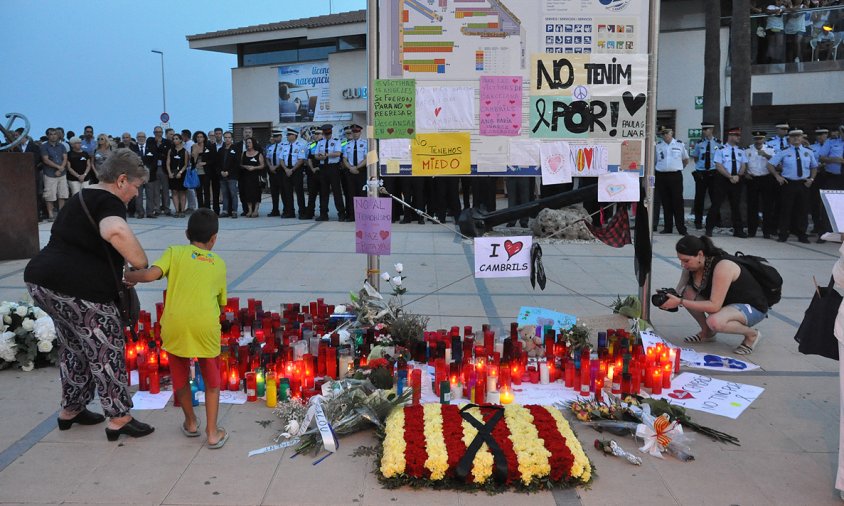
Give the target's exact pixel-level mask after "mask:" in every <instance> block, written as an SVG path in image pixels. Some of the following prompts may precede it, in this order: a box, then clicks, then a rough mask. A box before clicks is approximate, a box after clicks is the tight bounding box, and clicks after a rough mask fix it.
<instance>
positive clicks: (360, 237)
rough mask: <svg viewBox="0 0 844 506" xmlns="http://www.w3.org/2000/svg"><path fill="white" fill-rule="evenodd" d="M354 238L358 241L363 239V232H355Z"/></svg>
mask: <svg viewBox="0 0 844 506" xmlns="http://www.w3.org/2000/svg"><path fill="white" fill-rule="evenodd" d="M355 236H357V238H358V239H363V230H358V231H357V232H355Z"/></svg>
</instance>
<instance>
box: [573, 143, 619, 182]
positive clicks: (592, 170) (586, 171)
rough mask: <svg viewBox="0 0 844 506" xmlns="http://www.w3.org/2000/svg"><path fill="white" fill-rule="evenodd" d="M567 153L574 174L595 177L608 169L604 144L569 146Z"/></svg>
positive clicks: (607, 156)
mask: <svg viewBox="0 0 844 506" xmlns="http://www.w3.org/2000/svg"><path fill="white" fill-rule="evenodd" d="M569 155H570V163H571V167H572V171H571V172H572V175H574V176H578V177H596V176H600V175H601V174H605V173H606V172H607V171H608V170H609V167H608V160H609V155H608V153H607V147H606V146H600V145H598V146H591V145H590V146H570V151H569Z"/></svg>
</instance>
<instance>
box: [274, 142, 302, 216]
mask: <svg viewBox="0 0 844 506" xmlns="http://www.w3.org/2000/svg"><path fill="white" fill-rule="evenodd" d="M280 155H281V156H280V159H279V170H278V172H279V177H280V179H281V181H280V182H281V185H280V186H281V203H282V212H281V217H282V218H295V217H296V210H295V209H294V208H293V192H294V191H295V192H296V199H297V204H298V206H299V216H300V217H301V216H302V213H303V212H305V188H304V186H303V183H302V167H303V165H304V164H305V160H306V159H307V158H308V147H307V145H306V144H305V143H304V142H302V141H300V140H299V132H298V131H296V129H295V128H288V129H287V142H285V143H284V144H282V145H281V153H280Z"/></svg>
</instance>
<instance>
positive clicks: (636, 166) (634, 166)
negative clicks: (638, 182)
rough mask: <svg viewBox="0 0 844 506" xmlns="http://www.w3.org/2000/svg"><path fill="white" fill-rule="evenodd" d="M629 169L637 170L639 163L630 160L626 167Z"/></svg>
mask: <svg viewBox="0 0 844 506" xmlns="http://www.w3.org/2000/svg"><path fill="white" fill-rule="evenodd" d="M627 168H628V169H630V170H639V164H638V163H636V162H630V166H628V167H627Z"/></svg>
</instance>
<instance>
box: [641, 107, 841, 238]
mask: <svg viewBox="0 0 844 506" xmlns="http://www.w3.org/2000/svg"><path fill="white" fill-rule="evenodd" d="M714 127H715V126H714V125H712V124H711V123H702V124H701V131H702V135H703V136H702V138H701V139H700V141H699V142H698V143H697V144H696V145H695V147H694V149H693V151H692V153H691V158H692V159H693V160H694V163H695V167H694V171H693V172H692V176H693V178H694V181H695V198H694V204H693V206H692V213H693V214H694V220H695V228H696V229H698V230H701V229H704V228H705V229H706V235H707V236H710V237H711V236H712V231H713V229H714V228H715V227H718V226H721V225H722V224H721V213H720V209H721V205H722V204H723V203H724V201H725V200H726V201H728V202H729V204H730V216H731V221H732V228H733V235H734V236H735V237H754V236H755V235H756V233H757V230H758V229H759V227H760V223H759V211H760V209H761V211H762V223H761V228H762V235H763V236H764V237H765V238H766V239H768V238H773V237H776V238H777V240H778V241H780V242H785V241H786V240H788V236H789V235H790V234H794V235H796V236H797V238H798V240H799V241H800V242H803V243H807V242H809V239H808V236H807V235H808V234H807V228H808V215H809V214H810V213H811V215H812V223H813V225H814V231H813V233H817V234H818V237H819V238H818V242H824V241H823V240H822V239H820V235H821V234H823V233H824V232H828V231H831V230H830V225H829V220H828V218H827V216H826V212H825V210H824V208H823V204H822V203H821V202H820V194H819V190H820V189H835V190H841V189H844V177H842V175H841V164H842V162H844V158H842V156H844V155H842V152H843V151H844V139H842V134H844V125H841V126H839V127H838V129H835V130H833V132H832V135H830V131H829V130H828V129H826V128H817V129H816V130H815V131H814V133H815V143H814V144H811V145H809V143H808V141H807V139H806V136H805V134H804V132H803V131H802V130H800V129H797V128H794V129H792V128H791V127H790V125H789V124H788V123H780V124H777V125H776V129H777V134H776V135H774V136H773V137H772V138H770V139H769V140H767V141H766V140H765V138H766V134H765V132H762V131H755V132H753V144H752V145H751V146H749V147H747V148H742V147H741V146H740V145H739V142H740V140H741V130H740V129H738V128H733V129H730V130H729V131H728V132H727V142H726V143H721V142H720V141H719V140H718V139H716V138H715V136H714V134H713V131H714ZM673 134H674V133H673V131H672V130H671V129H669V128H662V129H660V135H661V137H662V140H661V141H660V142H659V143H658V144H657V146H656V167H655V169H656V174H655V188H654V190H655V197H656V200H657V202H658V203H657V205H656V206H655V208H656V210H657V211H656V212H655V213H654V230H656V223H657V220H658V218H659V208H660V205H661V207H662V209H663V215H664V222H665V227H664V228H663V230H662V232H663V233H672V232H673V228H674V225H676V226H677V231H678V232H679V233H680V234H682V235H685V234H686V233H687V230H686V226H685V210H684V206H683V176H682V171H683V168H684V167H685V166H686V164H687V162H688V159H689V153H688V151H687V149H686V147H685V146H684V145H683V143H682V142H681V141H679V140H677V139H674V135H673ZM706 195H709V200H710V207H709V210H708V212H707V213H706V215H705V221H704V212H703V211H704V201H705V199H706ZM742 195H746V198H747V232H745V231H744V225H743V223H742V219H741V208H740V202H741V199H742Z"/></svg>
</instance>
